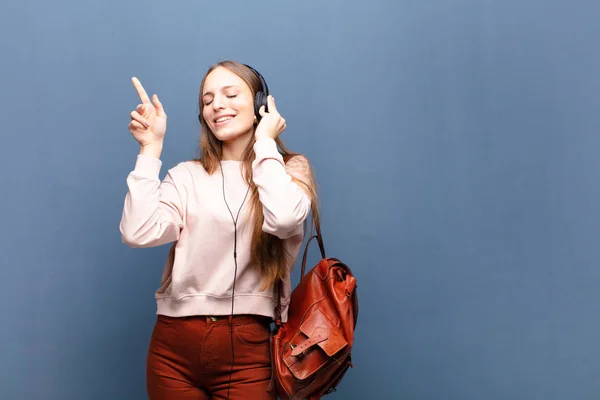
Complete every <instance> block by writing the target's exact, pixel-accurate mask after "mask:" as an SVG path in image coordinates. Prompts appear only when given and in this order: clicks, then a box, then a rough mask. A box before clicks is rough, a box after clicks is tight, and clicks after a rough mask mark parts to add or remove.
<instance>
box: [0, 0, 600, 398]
mask: <svg viewBox="0 0 600 400" xmlns="http://www.w3.org/2000/svg"><path fill="white" fill-rule="evenodd" d="M599 17H600V5H599V3H598V2H592V1H591V0H590V1H583V0H580V1H573V2H567V1H557V0H504V1H501V2H500V1H490V0H485V1H482V0H452V1H449V0H446V1H444V0H429V1H418V0H386V1H374V2H373V3H370V4H369V2H366V1H303V2H293V4H292V3H290V2H281V1H261V2H248V1H241V0H240V1H228V2H199V1H177V2H166V1H155V0H148V1H145V2H133V1H122V0H121V1H116V0H107V1H103V2H89V4H85V2H80V1H74V0H70V1H67V0H57V1H53V2H44V1H41V0H37V1H33V0H29V1H23V0H22V1H20V2H18V3H17V2H9V3H8V4H4V6H3V10H2V12H1V13H0V51H1V52H0V54H1V56H0V57H1V62H0V68H1V74H0V121H1V127H2V132H1V137H2V139H3V140H2V145H1V146H0V167H1V168H2V171H3V174H2V179H1V186H0V187H1V188H2V192H1V196H0V207H1V209H2V210H3V227H4V228H3V229H2V233H1V236H0V238H1V241H0V254H1V257H0V260H1V261H0V266H1V272H2V282H3V283H2V290H0V307H1V309H0V312H1V322H0V343H2V355H1V356H0V398H2V399H7V400H13V399H16V400H21V399H23V400H37V399H44V400H45V399H52V400H54V399H56V400H70V399H74V400H75V399H76V400H79V399H89V400H95V399H128V400H129V399H143V398H145V383H144V382H145V366H144V364H145V357H146V349H147V344H148V339H149V336H150V333H151V329H152V326H153V322H154V312H155V303H154V299H153V293H154V290H155V289H156V288H157V285H158V283H159V280H160V275H161V271H162V267H163V264H164V258H165V256H166V251H167V248H166V247H162V248H155V249H149V250H132V249H129V248H127V247H126V246H124V245H122V244H121V241H120V235H119V231H118V223H119V220H120V216H121V209H122V204H123V197H124V195H125V191H126V186H125V177H126V175H127V174H128V172H129V171H130V169H131V168H132V167H133V164H134V161H135V156H136V154H137V151H138V146H136V143H135V142H134V140H133V139H132V138H131V136H130V134H129V132H128V131H127V124H128V120H129V112H130V111H131V110H132V109H133V107H135V105H136V104H137V103H138V100H137V97H136V93H135V91H134V89H133V87H132V85H131V83H130V78H131V76H133V75H135V76H138V77H140V79H141V80H142V82H143V83H144V85H145V86H146V88H147V89H148V91H149V92H152V93H153V92H157V93H159V95H160V96H161V100H162V102H163V103H164V105H165V108H166V110H167V112H168V114H169V130H168V133H167V142H166V148H165V151H164V156H163V161H164V164H165V167H170V166H173V165H174V164H176V163H177V162H179V161H181V160H184V159H189V158H191V157H193V156H195V155H196V150H197V140H198V134H199V132H198V126H197V120H196V112H197V104H196V98H197V90H198V85H199V82H200V80H201V78H202V75H203V73H204V71H205V70H206V68H207V67H208V66H209V65H211V64H213V63H214V62H216V61H219V60H221V59H226V58H233V59H236V60H239V61H243V62H246V63H249V64H252V65H253V66H255V67H256V68H257V69H259V70H260V71H261V72H262V73H263V74H264V75H265V76H266V78H267V80H268V82H269V85H270V88H271V90H272V92H273V94H274V95H275V98H276V99H277V104H278V108H279V109H280V111H281V112H282V114H283V115H284V117H285V118H286V119H287V121H288V127H289V128H288V130H287V132H286V133H285V134H284V138H285V140H286V142H287V144H288V145H289V147H291V148H292V149H293V150H296V151H302V152H304V153H305V154H307V155H308V157H309V158H310V159H311V160H312V162H313V163H314V166H315V169H316V171H317V173H318V179H319V183H320V193H321V199H322V209H323V218H324V221H323V224H324V234H325V239H326V244H327V247H328V251H329V254H330V255H332V256H337V257H340V258H342V259H343V260H345V261H347V263H349V264H350V265H351V266H352V267H353V269H354V272H355V273H356V275H357V276H358V279H359V290H360V302H361V303H360V304H361V309H360V316H359V326H358V331H357V334H356V335H357V336H356V350H355V356H354V359H355V365H356V366H355V368H354V369H353V370H350V371H349V372H348V375H347V378H346V380H345V381H344V382H343V383H342V385H341V387H340V388H339V391H338V392H337V393H336V394H334V395H332V396H331V398H332V399H419V400H471V399H472V400H482V399H485V400H507V399H510V400H517V399H519V400H520V399H522V400H533V399H540V400H542V399H543V400H583V399H598V398H600V379H599V378H600V345H599V341H598V338H599V337H600V269H599V261H600V246H598V244H597V242H598V238H599V237H600V208H599V207H598V205H599V204H600V186H599V184H598V182H599V180H600V172H598V171H599V170H600V157H599V156H598V153H599V152H600V134H599V133H600V112H599V110H600V101H599V100H598V98H599V97H598V92H600V78H599V74H600V53H599V52H598V39H599V38H600V24H598V18H599ZM164 172H165V170H164V169H163V174H164ZM315 250H316V247H315V249H313V251H312V252H311V257H312V260H311V262H314V261H315V260H316V251H315ZM296 278H297V275H296Z"/></svg>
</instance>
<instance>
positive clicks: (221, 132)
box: [212, 128, 252, 142]
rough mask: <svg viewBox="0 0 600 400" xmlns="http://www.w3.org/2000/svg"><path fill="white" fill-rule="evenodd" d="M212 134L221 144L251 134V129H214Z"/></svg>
mask: <svg viewBox="0 0 600 400" xmlns="http://www.w3.org/2000/svg"><path fill="white" fill-rule="evenodd" d="M212 132H213V134H214V135H215V137H216V138H217V139H219V140H220V141H222V142H226V141H228V140H234V139H237V138H240V137H243V136H247V135H249V134H251V133H252V128H249V129H227V128H225V129H223V128H221V129H219V128H217V129H214V130H213V131H212Z"/></svg>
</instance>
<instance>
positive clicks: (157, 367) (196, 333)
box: [146, 315, 276, 400]
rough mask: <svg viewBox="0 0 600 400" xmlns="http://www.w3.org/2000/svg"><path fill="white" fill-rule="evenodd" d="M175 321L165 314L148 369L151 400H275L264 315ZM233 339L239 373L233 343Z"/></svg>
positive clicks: (153, 341) (154, 334) (152, 344)
mask: <svg viewBox="0 0 600 400" xmlns="http://www.w3.org/2000/svg"><path fill="white" fill-rule="evenodd" d="M232 325H233V331H232V332H231V334H232V336H230V329H229V317H227V316H226V317H207V316H197V317H183V318H172V317H166V316H162V315H159V316H158V318H157V321H156V325H155V327H154V331H153V332H152V339H151V341H150V348H149V350H148V360H147V368H146V385H147V390H148V396H149V399H150V400H167V399H168V400H192V399H193V400H209V399H211V400H213V399H214V400H216V399H227V398H229V399H230V400H240V399H244V400H274V399H276V396H275V394H274V393H268V392H267V385H268V384H269V381H270V379H271V355H270V352H271V350H270V345H269V336H270V333H271V330H270V320H269V319H267V318H264V317H259V316H250V315H241V316H233V318H232ZM231 337H233V355H234V356H235V362H234V364H233V373H232V374H231V385H230V388H229V397H228V386H229V375H230V372H231V365H232V351H231V350H232V349H231V344H232V340H231Z"/></svg>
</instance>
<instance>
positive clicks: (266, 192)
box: [120, 61, 318, 400]
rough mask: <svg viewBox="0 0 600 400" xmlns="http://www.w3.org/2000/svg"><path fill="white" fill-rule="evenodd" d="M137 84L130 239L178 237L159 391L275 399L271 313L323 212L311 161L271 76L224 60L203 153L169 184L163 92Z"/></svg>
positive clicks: (203, 104)
mask: <svg viewBox="0 0 600 400" xmlns="http://www.w3.org/2000/svg"><path fill="white" fill-rule="evenodd" d="M133 84H134V86H135V88H136V90H137V92H138V94H139V97H140V99H141V104H139V105H138V106H137V108H136V110H135V111H133V112H132V113H131V123H130V124H129V130H130V132H131V134H132V135H133V137H134V138H135V139H136V140H137V141H138V142H139V143H140V154H139V155H138V156H137V160H136V163H135V167H134V169H133V171H131V173H130V174H129V175H128V177H127V185H128V188H129V191H128V193H127V195H126V198H125V203H124V208H123V214H122V219H121V224H120V229H121V234H122V239H123V242H124V243H126V244H127V245H129V246H131V247H152V246H159V245H162V244H165V243H173V245H172V247H171V250H170V252H169V256H168V258H167V263H166V266H165V270H164V273H163V277H162V281H161V286H160V287H159V289H158V290H157V291H156V294H155V297H156V301H157V314H158V315H157V321H156V324H155V327H154V330H153V333H152V338H151V341H150V346H149V352H148V359H147V390H148V395H149V397H150V399H152V400H154V399H170V400H178V399H198V400H200V399H227V398H228V399H232V400H235V399H252V400H261V399H275V394H274V393H268V392H267V390H266V389H267V385H268V383H269V381H270V379H271V357H270V356H271V355H270V346H269V337H270V323H271V321H272V320H273V319H274V318H275V316H276V314H275V307H276V304H277V296H278V295H279V293H278V290H277V287H278V286H279V282H280V281H281V282H282V293H281V295H282V303H281V304H282V307H281V318H282V321H283V322H285V321H286V319H287V309H288V304H289V299H290V293H291V285H290V271H291V268H292V267H293V264H294V262H295V259H296V257H297V254H298V251H299V248H300V246H301V244H302V241H303V238H304V231H305V220H306V218H307V216H308V215H309V212H311V209H312V211H313V214H314V215H315V217H317V215H316V214H317V207H316V201H317V198H316V190H315V187H316V186H315V182H314V178H313V174H312V170H311V168H310V165H309V162H308V160H307V159H306V158H305V157H304V156H302V155H299V154H293V153H291V152H289V151H288V150H287V149H286V148H285V146H284V145H283V143H282V141H281V139H280V138H279V135H280V134H281V133H282V132H283V131H284V130H285V128H286V123H285V120H284V119H283V118H282V117H281V115H280V114H279V112H278V111H277V108H276V106H275V101H274V99H273V97H272V96H270V95H268V96H267V94H268V87H267V86H266V82H265V81H264V79H263V78H262V76H261V75H260V74H259V73H258V72H257V71H255V70H254V69H252V68H251V67H249V66H246V65H244V64H240V63H237V62H234V61H225V62H221V63H219V64H217V65H215V66H213V67H211V68H210V69H209V70H208V71H207V73H206V75H205V76H204V78H203V80H202V83H201V86H200V95H199V106H200V114H199V119H200V124H201V129H202V134H201V140H200V147H201V157H200V159H198V160H192V161H186V162H182V163H180V164H178V165H176V166H175V167H173V168H172V169H170V170H168V173H167V174H166V177H165V178H164V180H163V181H162V182H161V181H160V180H159V172H160V169H161V166H162V163H161V161H160V155H161V151H162V148H163V140H164V137H165V132H166V127H167V116H166V113H165V110H164V108H163V106H162V104H161V102H160V100H159V99H158V96H157V95H153V97H152V99H150V98H149V97H148V95H147V94H146V91H145V90H144V88H143V87H142V85H141V83H140V82H139V80H137V79H136V78H133ZM264 99H266V102H265V101H264ZM265 103H266V104H265ZM265 105H266V107H265ZM317 218H318V217H317Z"/></svg>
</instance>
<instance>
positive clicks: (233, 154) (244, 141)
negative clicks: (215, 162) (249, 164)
mask: <svg viewBox="0 0 600 400" xmlns="http://www.w3.org/2000/svg"><path fill="white" fill-rule="evenodd" d="M253 134H254V132H252V131H249V132H248V133H244V134H242V135H240V136H238V137H236V138H235V139H231V140H228V141H225V142H223V143H222V149H223V155H222V159H223V160H224V161H226V160H232V161H241V160H242V156H243V155H244V151H245V150H246V147H247V146H248V142H249V141H250V139H251V138H252V135H253Z"/></svg>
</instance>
